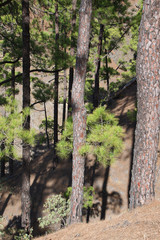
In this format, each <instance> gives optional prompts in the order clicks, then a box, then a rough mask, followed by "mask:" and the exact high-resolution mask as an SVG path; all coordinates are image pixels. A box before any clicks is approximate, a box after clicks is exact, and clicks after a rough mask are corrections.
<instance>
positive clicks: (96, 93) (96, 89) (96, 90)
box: [93, 24, 104, 108]
mask: <svg viewBox="0 0 160 240" xmlns="http://www.w3.org/2000/svg"><path fill="white" fill-rule="evenodd" d="M103 32H104V25H103V24H100V33H99V43H98V52H97V54H98V58H97V61H96V73H95V87H94V96H93V98H94V100H93V106H94V108H97V107H98V105H99V71H100V65H101V58H100V57H101V54H102V38H103Z"/></svg>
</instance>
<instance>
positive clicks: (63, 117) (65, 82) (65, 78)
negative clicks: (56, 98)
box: [62, 70, 67, 131]
mask: <svg viewBox="0 0 160 240" xmlns="http://www.w3.org/2000/svg"><path fill="white" fill-rule="evenodd" d="M66 75H67V73H66V70H64V80H63V86H64V90H63V116H62V131H63V130H64V124H65V120H66V101H67V76H66Z"/></svg>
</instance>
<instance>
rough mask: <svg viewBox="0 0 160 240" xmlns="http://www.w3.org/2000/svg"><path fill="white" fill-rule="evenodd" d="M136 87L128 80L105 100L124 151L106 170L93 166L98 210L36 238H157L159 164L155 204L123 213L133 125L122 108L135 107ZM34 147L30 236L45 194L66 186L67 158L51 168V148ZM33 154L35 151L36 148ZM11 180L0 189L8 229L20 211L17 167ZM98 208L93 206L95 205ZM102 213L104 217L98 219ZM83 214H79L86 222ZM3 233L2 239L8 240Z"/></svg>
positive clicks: (68, 181) (68, 178)
mask: <svg viewBox="0 0 160 240" xmlns="http://www.w3.org/2000/svg"><path fill="white" fill-rule="evenodd" d="M135 99H136V85H135V84H132V85H131V86H130V87H129V88H128V89H126V90H125V91H124V92H123V93H122V94H121V95H120V96H119V97H118V98H117V99H115V100H114V101H112V102H111V103H110V109H111V111H112V112H113V113H114V114H115V115H116V116H117V117H118V118H119V122H120V125H121V126H122V127H123V128H124V132H125V136H124V149H123V151H122V154H121V156H119V158H117V160H116V161H115V163H114V164H112V166H111V167H110V168H106V169H105V168H103V167H102V166H98V167H97V169H96V173H95V179H94V188H95V191H96V196H95V199H94V201H95V203H98V204H99V205H100V206H101V208H100V210H98V211H96V214H93V215H92V216H91V217H90V223H89V224H80V225H75V226H74V225H73V226H70V227H68V228H66V229H64V230H60V231H58V232H56V233H54V234H53V235H52V236H50V238H49V236H48V237H42V238H41V239H44V240H45V239H46V240H49V239H53V240H54V239H55V240H58V239H62V240H63V239H66V240H70V239H84V240H85V239H99V240H102V239H115V240H116V239H118V240H120V239H126V240H130V239H146V240H147V239H153V240H154V239H155V240H158V239H160V237H159V235H158V233H159V232H158V231H159V226H158V223H159V222H158V221H159V220H158V219H159V215H160V204H159V201H158V199H160V185H159V180H160V176H159V165H160V161H159V160H158V168H157V184H156V199H157V200H156V202H154V203H153V204H151V205H148V206H147V207H143V208H140V209H138V210H136V211H134V212H132V213H129V212H127V207H128V183H129V175H130V163H131V160H132V149H133V139H134V127H135V126H134V124H133V123H131V122H130V121H129V119H128V117H127V111H128V110H133V109H134V108H135ZM38 150H39V153H38V154H39V156H38V157H35V158H33V160H32V164H31V169H32V170H31V196H32V202H33V204H32V212H31V215H32V224H33V225H34V234H36V235H38V236H39V235H41V234H43V232H42V230H41V229H39V227H38V223H37V218H38V217H40V216H41V215H42V206H43V203H44V201H45V199H46V197H48V196H49V195H50V194H52V193H54V194H57V193H60V192H64V191H65V190H66V188H67V187H68V186H70V185H71V161H60V162H59V164H58V166H57V167H56V168H55V169H53V150H52V149H51V150H50V151H47V152H44V150H43V149H38ZM36 152H37V149H36ZM17 171H18V173H17V174H16V175H15V176H13V177H12V178H8V177H7V178H6V179H4V180H3V188H2V190H3V191H1V193H0V197H1V198H0V200H1V205H0V215H3V216H4V218H5V224H6V226H8V227H12V226H14V225H16V224H18V222H19V219H20V215H21V203H20V199H21V197H20V194H21V191H20V189H21V167H20V168H19V170H17ZM91 172H92V161H91V162H89V163H88V165H87V168H86V178H85V182H86V183H87V182H90V176H91ZM94 210H97V209H94ZM101 217H103V218H105V221H99V219H100V218H101ZM85 220H86V216H84V218H83V222H85ZM9 239H10V238H9V237H6V238H5V240H9Z"/></svg>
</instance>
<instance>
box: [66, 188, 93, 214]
mask: <svg viewBox="0 0 160 240" xmlns="http://www.w3.org/2000/svg"><path fill="white" fill-rule="evenodd" d="M71 194H72V187H68V188H67V191H66V192H65V193H64V197H65V198H66V199H67V200H68V199H70V198H71ZM94 194H95V190H94V187H92V186H89V187H83V207H84V208H86V209H87V208H88V207H92V205H93V197H94Z"/></svg>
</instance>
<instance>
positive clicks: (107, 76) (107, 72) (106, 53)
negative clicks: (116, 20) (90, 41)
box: [105, 49, 109, 96]
mask: <svg viewBox="0 0 160 240" xmlns="http://www.w3.org/2000/svg"><path fill="white" fill-rule="evenodd" d="M105 55H106V57H105V59H106V80H107V92H108V96H109V71H108V51H107V50H106V49H105Z"/></svg>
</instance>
